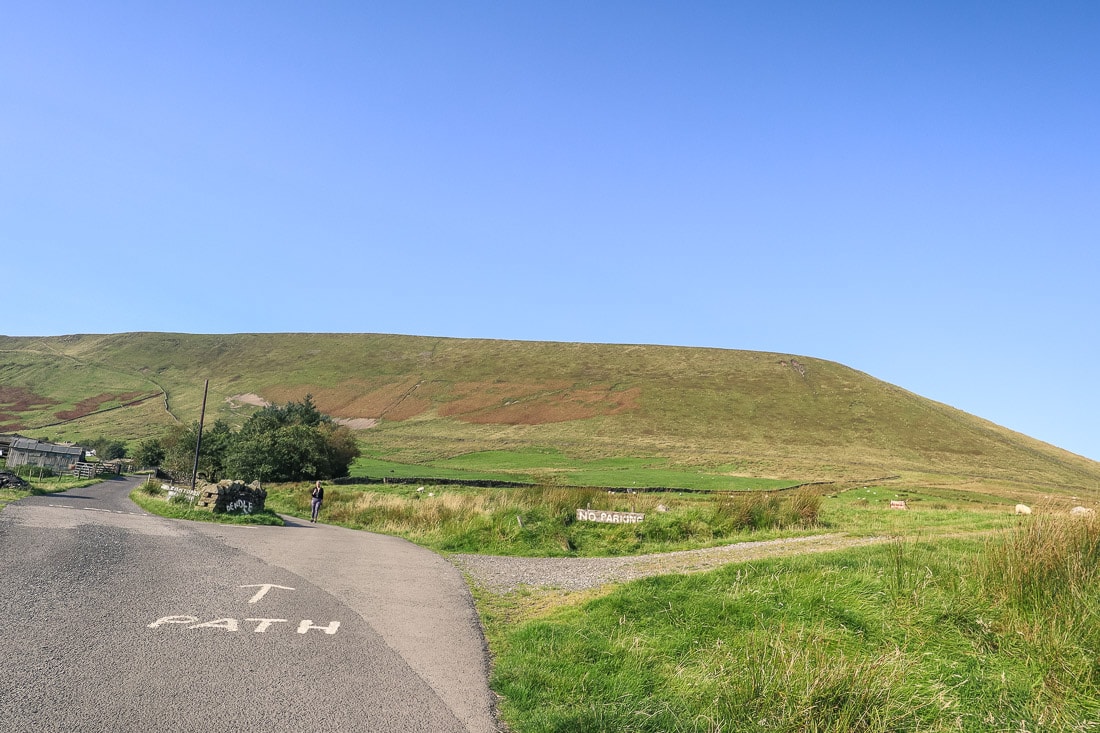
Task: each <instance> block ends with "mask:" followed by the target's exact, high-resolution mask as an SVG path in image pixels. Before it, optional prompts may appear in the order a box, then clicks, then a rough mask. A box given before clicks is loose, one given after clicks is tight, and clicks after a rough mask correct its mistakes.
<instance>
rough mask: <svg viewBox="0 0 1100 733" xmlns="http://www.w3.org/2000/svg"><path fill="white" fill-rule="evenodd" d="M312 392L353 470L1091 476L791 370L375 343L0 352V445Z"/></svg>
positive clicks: (32, 341) (1007, 441) (161, 339)
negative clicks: (481, 460)
mask: <svg viewBox="0 0 1100 733" xmlns="http://www.w3.org/2000/svg"><path fill="white" fill-rule="evenodd" d="M206 379H209V380H210V393H209V398H208V404H207V420H208V421H211V420H213V419H217V418H222V419H226V420H229V421H230V422H232V423H237V424H239V423H240V422H242V421H243V420H244V419H245V418H246V417H247V416H248V414H250V412H251V411H252V410H254V409H255V403H256V402H257V399H258V398H262V399H264V400H267V401H271V402H278V403H283V402H286V401H289V400H298V399H301V398H303V397H304V396H305V395H306V394H307V393H309V394H312V395H313V397H314V400H315V402H316V403H317V405H318V406H319V407H320V408H321V409H322V410H323V411H325V412H327V413H328V414H330V415H333V416H334V417H338V418H345V419H347V420H351V421H353V422H352V425H353V426H357V427H361V428H362V429H361V430H360V433H359V435H360V438H361V441H362V442H363V445H364V448H365V449H366V451H367V453H368V454H369V455H372V456H375V457H384V458H386V459H389V460H391V461H399V462H403V463H428V462H438V461H444V460H447V459H454V458H455V457H457V456H462V455H467V454H472V453H477V452H481V451H519V452H526V453H529V452H530V451H531V450H532V449H535V450H546V449H556V450H557V451H560V453H561V454H564V455H566V456H568V457H569V458H571V459H574V460H577V461H593V460H597V459H606V458H611V457H640V458H645V457H653V458H655V459H660V460H661V461H662V463H663V465H673V466H676V467H679V468H691V467H697V468H700V469H706V470H707V472H708V473H713V472H714V471H715V470H718V469H720V470H721V471H722V472H725V473H729V474H730V475H731V476H733V475H737V476H753V477H766V478H777V479H792V480H800V481H815V480H851V481H862V480H870V479H872V478H881V477H885V476H895V475H897V476H901V477H903V480H905V481H906V482H908V483H915V484H925V485H932V484H952V485H967V486H970V487H974V488H979V489H996V488H998V487H1001V488H1005V489H1011V490H1012V491H1013V492H1021V491H1028V490H1033V491H1035V492H1037V493H1042V492H1067V493H1080V492H1095V491H1098V490H1100V464H1098V463H1096V462H1094V461H1090V460H1088V459H1085V458H1083V457H1080V456H1076V455H1074V454H1071V453H1068V452H1066V451H1063V450H1060V449H1058V448H1055V447H1053V446H1050V445H1047V444H1045V443H1042V442H1040V441H1036V440H1034V439H1031V438H1029V437H1027V436H1024V435H1021V434H1019V433H1014V432H1012V431H1009V430H1007V429H1005V428H1002V427H999V426H997V425H994V424H992V423H990V422H988V421H985V420H982V419H980V418H978V417H975V416H972V415H968V414H966V413H963V412H961V411H959V410H955V409H953V408H951V407H948V406H946V405H943V404H940V403H936V402H933V401H930V400H927V399H924V398H922V397H919V396H918V395H915V394H912V393H910V392H907V391H905V390H904V389H901V388H899V387H896V386H894V385H890V384H887V383H885V382H882V381H880V380H877V379H874V378H872V377H870V376H868V375H866V374H863V373H861V372H858V371H856V370H853V369H851V368H848V367H846V366H843V365H840V364H837V363H833V362H829V361H822V360H818V359H813V358H810V357H803V356H791V355H789V354H768V353H759V352H748V351H731V350H720V349H699V348H680V347H664V346H630V345H606V344H579V343H542V342H519V341H492V340H477V339H444V338H429V337H416V336H393V335H375V334H236V335H188V334H167V333H129V334H115V335H79V336H61V337H48V338H16V337H3V336H0V432H19V433H22V434H25V435H30V436H35V437H49V438H52V439H57V440H80V439H87V438H90V437H95V436H99V435H108V436H111V437H115V438H121V439H126V440H135V439H139V438H144V437H148V436H156V435H159V434H160V433H161V432H162V431H163V430H164V429H165V428H166V427H167V426H168V425H169V424H171V423H173V422H176V421H185V422H190V421H195V420H197V419H198V417H199V412H200V408H201V404H202V390H203V383H204V380H206Z"/></svg>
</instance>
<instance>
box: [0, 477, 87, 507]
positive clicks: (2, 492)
mask: <svg viewBox="0 0 1100 733" xmlns="http://www.w3.org/2000/svg"><path fill="white" fill-rule="evenodd" d="M24 480H25V481H26V482H27V483H28V484H30V487H29V488H27V489H12V488H5V489H0V509H2V508H4V506H6V505H7V504H10V503H11V502H13V501H18V500H19V499H22V498H24V497H26V496H40V495H42V494H56V493H58V492H61V491H68V490H69V489H79V488H81V487H84V486H91V485H92V484H98V483H100V482H102V481H103V479H102V478H96V479H87V478H72V477H53V478H43V479H34V478H26V479H24Z"/></svg>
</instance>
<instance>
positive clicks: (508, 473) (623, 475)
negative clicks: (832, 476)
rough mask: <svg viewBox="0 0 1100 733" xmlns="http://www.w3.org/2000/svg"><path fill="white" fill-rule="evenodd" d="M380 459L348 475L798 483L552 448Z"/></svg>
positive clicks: (377, 455)
mask: <svg viewBox="0 0 1100 733" xmlns="http://www.w3.org/2000/svg"><path fill="white" fill-rule="evenodd" d="M384 455H385V452H384V451H381V450H379V449H377V448H369V447H368V448H365V449H364V455H363V456H361V457H360V458H358V459H356V461H355V462H354V463H353V464H352V466H351V471H350V473H351V475H352V476H353V477H370V478H385V477H393V478H424V479H429V480H430V479H431V478H440V479H451V480H467V481H512V482H518V483H535V484H542V485H556V486H584V487H594V488H619V489H647V488H672V489H691V490H698V491H749V490H760V489H782V488H788V487H791V486H796V485H797V484H798V483H800V482H799V481H797V480H790V479H786V480H784V479H770V478H756V477H750V476H739V475H736V473H735V472H736V470H737V467H736V466H731V465H721V466H716V467H713V468H706V469H704V468H699V467H695V466H679V465H676V464H674V463H673V462H672V461H671V460H669V459H668V458H659V457H649V458H636V457H614V458H596V459H584V458H575V457H572V456H568V455H566V454H565V453H564V452H562V451H560V450H556V449H551V448H531V449H525V450H489V451H476V452H471V453H464V454H461V455H457V456H453V457H449V458H440V459H434V460H427V461H425V462H423V463H415V464H413V463H402V462H399V461H393V460H389V459H387V458H384V457H382V456H384Z"/></svg>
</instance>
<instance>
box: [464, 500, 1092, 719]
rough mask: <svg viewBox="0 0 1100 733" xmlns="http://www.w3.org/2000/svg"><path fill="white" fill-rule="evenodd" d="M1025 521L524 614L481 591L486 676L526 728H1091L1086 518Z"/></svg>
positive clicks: (635, 586) (674, 580) (657, 584)
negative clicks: (489, 656) (974, 534)
mask: <svg viewBox="0 0 1100 733" xmlns="http://www.w3.org/2000/svg"><path fill="white" fill-rule="evenodd" d="M1036 519H1037V521H1030V522H1024V523H1021V524H1020V525H1019V527H1017V528H1013V529H1011V530H1008V531H1006V532H1005V533H1004V534H1002V535H1001V536H999V537H997V538H995V539H993V540H989V541H986V540H962V539H955V540H939V541H937V542H929V541H922V540H898V541H896V542H893V543H889V544H885V545H879V546H875V547H868V548H862V549H859V550H850V551H845V552H839V553H833V554H830V555H825V556H817V557H811V556H806V557H800V558H791V559H787V560H776V561H766V562H756V563H747V564H741V565H731V566H727V567H726V568H723V569H721V570H717V571H713V572H710V573H704V574H693V575H685V576H665V577H660V578H650V579H646V580H641V581H637V582H633V583H628V584H624V585H622V586H620V587H618V588H616V589H615V590H614V591H612V592H610V593H609V594H608V595H606V596H604V597H601V598H597V599H594V600H588V601H586V602H583V603H581V604H579V605H571V606H562V607H561V608H560V609H559V610H557V611H555V612H552V613H549V614H547V613H546V612H545V611H542V612H540V614H539V616H538V617H532V618H531V619H529V620H526V621H525V620H523V619H522V618H517V617H516V615H515V614H514V613H513V614H512V616H510V617H509V618H508V622H507V623H503V622H497V621H496V619H497V616H496V615H495V614H494V613H492V608H493V607H494V603H496V601H495V600H494V598H493V597H489V596H486V595H485V594H481V596H480V601H479V602H480V603H482V605H483V606H487V607H488V608H489V612H487V613H486V614H485V615H484V617H485V618H486V619H488V622H487V634H488V637H489V639H490V647H491V649H492V650H493V652H494V656H495V666H494V677H493V686H494V689H496V690H497V691H498V692H499V693H500V694H501V695H502V700H503V702H502V710H503V715H504V718H505V719H506V720H507V721H508V722H509V724H511V725H512V726H513V728H514V729H516V730H522V731H524V732H525V733H537V732H541V731H546V732H550V731H566V730H568V731H635V732H642V731H647V732H649V731H651V732H653V733H657V732H658V731H659V732H661V733H679V732H680V731H684V732H691V733H695V732H696V731H698V732H704V731H706V732H708V733H718V732H719V731H761V732H763V731H769V732H770V731H786V732H788V733H794V732H796V731H797V732H804V731H831V732H836V733H841V732H848V731H864V732H866V733H887V732H894V731H910V732H912V733H917V732H918V731H919V732H921V733H940V732H946V731H976V732H977V731H983V732H984V731H1022V730H1026V731H1032V732H1038V731H1058V732H1061V731H1088V730H1097V729H1100V570H1098V567H1097V563H1098V560H1100V558H1098V556H1097V545H1098V536H1100V530H1098V527H1097V523H1096V522H1094V521H1091V520H1089V521H1084V522H1072V521H1070V520H1069V519H1068V518H1065V517H1063V518H1060V519H1059V518H1053V517H1052V518H1049V519H1048V518H1036ZM507 602H508V598H506V597H505V598H502V599H501V603H507Z"/></svg>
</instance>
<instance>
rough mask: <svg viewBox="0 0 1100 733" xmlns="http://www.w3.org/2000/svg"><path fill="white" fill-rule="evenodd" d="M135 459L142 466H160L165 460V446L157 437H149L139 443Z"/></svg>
mask: <svg viewBox="0 0 1100 733" xmlns="http://www.w3.org/2000/svg"><path fill="white" fill-rule="evenodd" d="M134 460H136V461H137V462H138V465H140V466H146V467H149V466H159V465H160V464H162V463H163V462H164V446H163V445H161V444H160V441H159V440H157V439H156V438H147V439H145V440H143V441H141V442H140V443H138V447H137V451H135V453H134Z"/></svg>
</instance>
